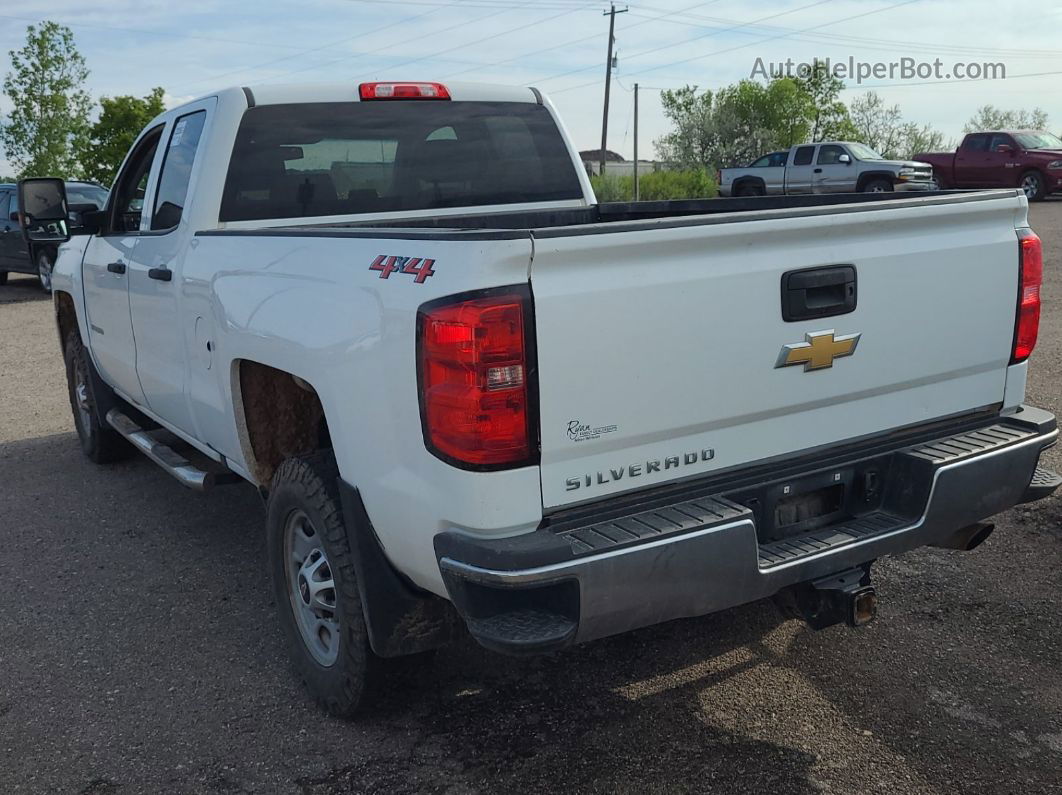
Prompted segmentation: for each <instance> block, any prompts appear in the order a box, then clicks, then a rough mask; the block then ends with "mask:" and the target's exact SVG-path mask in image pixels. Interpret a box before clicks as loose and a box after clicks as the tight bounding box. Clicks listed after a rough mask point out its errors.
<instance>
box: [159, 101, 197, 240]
mask: <svg viewBox="0 0 1062 795" xmlns="http://www.w3.org/2000/svg"><path fill="white" fill-rule="evenodd" d="M205 122H206V111H205V110H199V111H196V112H195V113H189V114H187V115H185V116H180V117H179V118H178V119H177V120H176V121H175V122H174V124H173V130H172V131H171V132H170V139H169V143H168V145H167V147H166V150H165V152H164V154H163V160H162V171H161V172H160V174H159V187H158V190H157V191H156V192H155V208H154V212H152V214H151V229H152V230H153V231H161V230H166V229H173V228H174V227H176V226H177V225H178V224H179V223H180V222H181V215H182V213H183V212H184V203H185V200H186V199H187V197H188V182H189V180H190V179H191V177H192V165H193V164H194V163H195V153H196V150H197V149H198V148H199V139H200V138H201V137H202V135H203V124H204V123H205Z"/></svg>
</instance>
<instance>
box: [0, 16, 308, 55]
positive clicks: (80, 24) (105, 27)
mask: <svg viewBox="0 0 1062 795" xmlns="http://www.w3.org/2000/svg"><path fill="white" fill-rule="evenodd" d="M0 19H14V20H19V21H22V22H31V23H33V24H38V25H39V24H41V23H43V22H45V21H46V20H44V19H38V18H36V17H17V16H12V15H10V14H0ZM54 21H57V22H59V24H61V25H65V26H66V27H70V28H93V29H96V30H113V31H117V32H119V33H138V34H142V35H145V36H166V37H169V38H173V39H191V40H193V41H213V42H219V43H221V44H246V45H248V46H252V47H276V48H279V49H290V50H295V49H298V46H297V45H294V44H273V43H268V42H261V41H243V40H241V39H223V38H219V37H217V36H196V35H194V34H191V33H174V32H173V31H168V30H147V29H145V28H123V27H117V26H115V25H99V24H96V23H94V22H61V21H59V20H54Z"/></svg>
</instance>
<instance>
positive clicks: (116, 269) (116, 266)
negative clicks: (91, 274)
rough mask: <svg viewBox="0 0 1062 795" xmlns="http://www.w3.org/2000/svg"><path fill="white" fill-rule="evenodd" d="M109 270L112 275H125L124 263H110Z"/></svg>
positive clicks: (108, 264)
mask: <svg viewBox="0 0 1062 795" xmlns="http://www.w3.org/2000/svg"><path fill="white" fill-rule="evenodd" d="M107 270H108V271H109V272H111V273H119V274H121V273H125V263H124V262H108V263H107Z"/></svg>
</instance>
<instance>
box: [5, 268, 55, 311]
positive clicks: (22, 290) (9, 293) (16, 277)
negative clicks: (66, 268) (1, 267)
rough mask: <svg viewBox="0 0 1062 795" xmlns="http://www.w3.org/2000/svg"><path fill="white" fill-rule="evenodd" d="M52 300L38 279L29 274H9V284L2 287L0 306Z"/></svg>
mask: <svg viewBox="0 0 1062 795" xmlns="http://www.w3.org/2000/svg"><path fill="white" fill-rule="evenodd" d="M51 300H52V296H51V295H50V294H49V293H46V292H44V290H42V289H41V283H40V281H38V279H37V277H36V276H33V275H31V274H28V273H8V274H7V284H5V285H3V286H0V304H16V303H21V302H23V301H51Z"/></svg>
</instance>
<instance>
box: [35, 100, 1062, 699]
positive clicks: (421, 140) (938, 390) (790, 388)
mask: <svg viewBox="0 0 1062 795" xmlns="http://www.w3.org/2000/svg"><path fill="white" fill-rule="evenodd" d="M19 195H20V208H21V209H20V211H21V213H22V215H23V218H22V220H23V226H24V228H26V229H27V230H29V232H28V234H30V235H31V236H32V237H33V238H34V239H35V240H38V241H43V240H53V241H54V240H60V241H64V240H65V241H67V242H64V243H63V245H62V247H61V249H60V254H59V257H58V260H57V262H56V265H55V271H54V277H53V289H54V301H55V310H56V318H57V322H58V328H59V335H60V341H61V344H62V348H63V353H64V356H65V359H66V364H67V374H68V380H69V388H70V399H71V405H72V408H73V413H74V418H75V424H76V427H77V432H78V435H79V437H80V440H81V444H82V447H83V448H84V451H85V453H86V454H87V455H88V456H89V457H90V458H92V459H93V460H94V461H97V462H100V463H103V462H106V461H111V460H114V459H115V458H117V457H119V456H121V455H123V454H124V453H126V452H127V451H128V450H131V449H133V448H137V449H139V450H141V451H142V452H144V453H146V454H147V455H148V456H149V457H151V458H152V459H153V460H154V461H156V463H158V464H160V465H161V466H162V467H163V468H164V469H165V470H166V471H168V472H169V473H170V474H171V475H173V476H175V477H177V478H178V479H179V480H180V481H181V482H182V483H184V484H185V485H187V486H190V487H192V488H195V489H199V490H205V489H208V488H211V487H213V486H220V485H221V484H224V483H226V482H231V481H233V480H237V481H238V480H240V479H242V480H246V481H249V482H250V483H252V484H254V485H255V486H257V487H258V489H259V490H260V491H261V493H262V495H263V498H264V499H265V502H266V513H267V516H266V528H267V542H268V545H269V555H270V565H271V567H272V577H273V582H274V586H275V590H276V598H277V605H278V612H279V619H280V623H281V626H282V628H283V631H284V632H285V634H286V636H287V639H288V641H289V645H290V648H291V652H292V658H293V660H294V662H295V665H296V667H297V670H298V672H299V674H300V675H301V677H302V678H303V679H304V681H305V682H306V683H307V685H308V687H309V689H310V691H311V692H312V694H313V695H314V696H315V697H316V698H317V700H318V701H319V702H320V703H321V704H322V705H324V706H325V707H326V708H327V709H329V710H330V711H332V712H334V713H337V714H351V713H352V712H354V711H355V710H356V709H357V707H358V705H359V704H360V703H361V701H362V697H363V695H364V694H365V693H366V692H367V691H368V690H369V689H370V688H371V681H372V677H373V676H375V675H376V674H377V673H378V672H379V669H380V665H379V663H380V661H381V660H382V659H385V658H388V657H394V656H398V655H403V654H411V653H416V652H420V651H424V650H428V649H431V648H435V647H438V646H440V645H442V644H443V643H445V642H447V641H448V639H450V638H451V637H452V636H453V633H454V632H457V631H461V628H462V626H463V627H466V628H467V630H468V631H469V632H470V633H471V634H472V636H474V637H475V638H476V639H477V640H478V641H479V642H480V643H482V644H483V645H484V646H486V647H488V648H491V649H495V650H499V651H504V652H510V653H533V652H544V651H551V650H555V649H559V648H562V647H564V646H566V645H568V644H571V643H575V642H582V641H587V640H592V639H594V638H599V637H602V636H606V635H610V634H614V633H619V632H623V631H626V630H630V629H634V628H638V627H643V626H647V625H650V624H654V623H658V622H662V621H668V620H670V619H674V618H678V617H683V616H695V615H702V614H705V613H708V612H712V611H718V610H722V609H725V608H728V607H732V606H735V605H739V604H743V603H746V602H749V601H753V600H757V599H762V598H765V597H771V596H776V595H778V596H780V597H784V598H785V600H786V601H787V602H788V603H789V604H791V605H794V606H795V607H797V608H798V609H799V610H800V612H801V614H802V615H803V616H804V617H805V618H806V619H807V620H808V621H809V622H810V623H811V624H812V626H816V627H821V626H826V625H829V624H832V623H837V622H839V621H847V622H848V623H850V624H853V625H858V624H861V623H865V622H866V621H868V620H870V619H871V618H872V617H873V615H874V609H875V603H874V591H873V587H872V585H871V584H870V567H871V564H872V562H873V561H874V560H875V559H877V558H879V557H881V556H883V555H886V554H890V553H896V552H902V551H905V550H910V549H913V548H916V547H919V546H923V545H927V544H934V545H939V546H946V547H953V548H959V549H968V548H972V547H973V546H975V545H976V544H978V543H980V541H982V540H983V539H984V538H985V537H986V536H987V535H988V533H989V532H990V531H991V526H990V525H987V524H985V523H983V520H984V519H986V518H987V517H990V516H992V515H993V514H996V513H998V512H1000V511H1003V510H1005V509H1007V508H1009V507H1011V506H1013V505H1014V504H1016V503H1019V502H1022V501H1028V500H1033V499H1038V498H1040V497H1043V496H1046V495H1047V494H1050V493H1051V492H1052V491H1053V490H1054V489H1055V488H1056V487H1057V486H1058V485H1059V482H1060V479H1059V478H1058V477H1057V476H1056V475H1054V474H1053V473H1051V472H1048V471H1047V470H1045V469H1042V468H1040V467H1039V465H1038V461H1039V457H1040V453H1041V451H1042V450H1043V449H1044V448H1045V447H1047V446H1049V445H1051V444H1052V443H1054V442H1055V440H1056V437H1057V429H1056V425H1055V419H1054V417H1053V416H1051V415H1050V414H1048V413H1047V412H1045V411H1042V410H1039V409H1036V408H1033V407H1030V406H1026V405H1023V397H1024V391H1025V380H1026V370H1027V367H1028V362H1027V360H1028V357H1029V355H1030V353H1031V352H1032V349H1033V346H1034V345H1035V341H1036V334H1037V325H1038V322H1039V311H1040V303H1039V285H1040V278H1041V269H1042V265H1041V249H1040V242H1039V239H1038V238H1037V237H1036V236H1035V235H1034V234H1033V233H1032V231H1030V230H1029V229H1028V226H1027V222H1026V209H1027V205H1026V201H1025V199H1024V197H1023V196H1022V195H1021V194H1020V192H1017V191H1013V190H1010V191H996V192H982V193H963V194H952V193H946V192H945V193H933V194H924V195H913V194H891V195H890V194H883V195H871V194H867V195H834V196H814V195H812V196H803V197H764V198H751V199H722V200H708V201H690V202H681V201H680V202H643V203H636V204H623V205H599V204H597V203H596V202H595V199H594V196H593V193H592V191H591V189H590V186H589V184H588V181H587V178H586V176H585V173H584V171H583V169H582V167H581V165H580V163H579V160H578V156H577V153H576V150H575V149H574V147H572V146H571V144H570V142H569V141H568V138H567V136H566V135H565V134H564V132H563V128H562V127H561V125H560V123H559V121H558V120H557V118H556V114H555V113H554V110H553V108H552V107H551V105H550V104H549V102H548V101H547V100H546V99H545V98H544V97H543V96H542V95H541V94H540V93H539V92H538V91H536V90H534V89H516V88H508V87H489V86H472V85H456V84H455V85H450V84H447V85H445V86H444V85H440V84H437V83H408V84H403V83H385V84H381V83H369V84H363V85H361V86H360V87H359V86H349V85H334V86H298V87H258V88H253V89H252V88H243V89H240V88H235V89H229V90H224V91H220V92H217V93H216V94H212V95H210V96H206V97H203V98H201V99H198V100H195V101H194V102H190V103H188V104H185V105H183V106H181V107H178V108H174V109H172V110H169V111H167V112H166V113H164V114H163V115H161V116H159V117H158V118H157V119H156V120H155V121H153V122H152V123H151V124H149V125H148V127H147V129H145V130H144V132H143V133H142V134H141V135H140V137H139V139H138V140H137V141H136V143H135V145H134V147H133V149H132V151H131V152H130V154H129V155H128V157H127V159H126V161H125V163H124V165H123V166H122V168H121V170H120V172H119V176H118V178H117V182H116V184H115V186H114V188H113V189H112V191H111V194H110V200H109V203H108V206H107V208H106V209H105V210H103V211H101V212H99V213H97V214H95V215H90V216H88V217H86V218H85V227H84V228H80V229H74V230H69V229H67V228H66V222H65V219H66V208H65V207H64V206H63V204H64V197H63V189H62V183H61V182H58V181H56V180H27V181H24V182H22V183H20V189H19ZM71 232H73V234H74V236H73V237H70V234H71ZM1002 543H1006V542H1005V539H1004V540H1003V541H1002Z"/></svg>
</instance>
